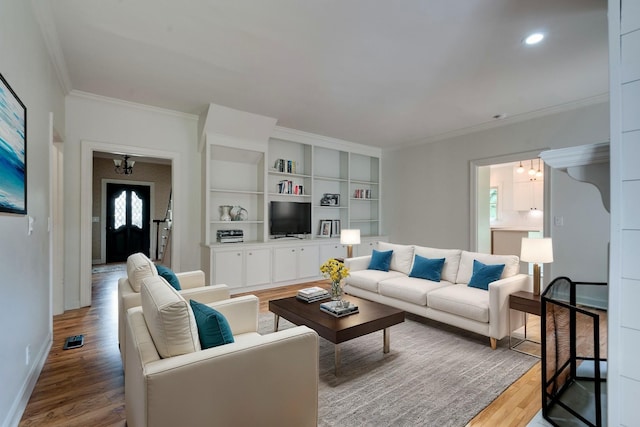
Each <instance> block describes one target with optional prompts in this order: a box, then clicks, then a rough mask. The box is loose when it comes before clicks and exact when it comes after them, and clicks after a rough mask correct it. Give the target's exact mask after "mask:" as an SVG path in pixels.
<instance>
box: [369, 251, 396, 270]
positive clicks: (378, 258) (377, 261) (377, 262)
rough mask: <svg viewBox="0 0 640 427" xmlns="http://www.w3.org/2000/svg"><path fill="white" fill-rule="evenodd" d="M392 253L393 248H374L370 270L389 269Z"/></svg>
mask: <svg viewBox="0 0 640 427" xmlns="http://www.w3.org/2000/svg"><path fill="white" fill-rule="evenodd" d="M391 255H393V250H390V251H377V250H375V249H374V250H373V253H372V254H371V261H370V262H369V267H368V269H369V270H380V271H389V266H390V265H391Z"/></svg>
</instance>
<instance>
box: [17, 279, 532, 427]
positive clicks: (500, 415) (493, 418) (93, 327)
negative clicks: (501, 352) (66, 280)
mask: <svg viewBox="0 0 640 427" xmlns="http://www.w3.org/2000/svg"><path fill="white" fill-rule="evenodd" d="M122 274H123V273H122V272H109V273H98V274H94V275H93V288H92V289H93V305H92V306H91V307H86V308H81V309H77V310H69V311H68V312H66V313H64V314H62V315H59V316H55V317H54V319H53V346H52V349H51V352H50V354H49V357H48V359H47V361H46V364H45V366H44V368H43V370H42V373H41V375H40V378H39V379H38V382H37V384H36V386H35V389H34V391H33V394H32V396H31V399H30V400H29V403H28V405H27V408H26V410H25V413H24V415H23V417H22V420H21V422H20V426H65V427H73V426H92V427H101V426H124V425H126V423H125V414H124V377H123V373H122V364H121V361H120V352H119V351H118V344H117V343H118V331H117V311H118V304H117V279H118V278H119V277H120V276H121V275H122ZM315 284H320V285H322V286H326V285H327V284H326V283H324V282H318V283H315ZM306 286H309V284H305V285H298V286H289V287H283V288H275V289H270V290H266V291H260V292H253V294H255V295H257V296H258V297H259V298H260V311H262V312H267V311H268V301H269V300H270V299H274V298H283V297H286V296H291V295H295V293H296V292H297V290H298V289H300V288H303V287H306ZM78 334H84V336H85V345H84V347H82V348H79V349H75V350H66V351H64V350H62V346H63V344H64V340H65V338H66V337H68V336H70V335H78ZM487 341H488V340H487ZM487 345H489V344H488V342H487ZM540 394H541V393H540V363H537V364H536V365H534V367H533V368H532V369H531V370H530V371H529V372H527V373H526V374H525V375H524V376H523V377H521V378H520V379H519V380H518V381H516V382H515V383H513V384H512V385H511V387H509V388H508V389H507V390H506V391H505V392H504V393H503V394H502V395H500V396H499V397H498V398H497V399H496V400H495V401H494V402H493V403H492V404H491V405H489V406H488V407H487V408H485V410H484V411H482V412H481V413H480V414H478V415H477V416H476V417H475V418H474V419H473V420H472V421H471V422H470V423H469V424H468V426H472V427H482V426H490V427H494V426H526V425H527V424H528V422H529V421H530V420H531V418H533V416H534V415H535V414H536V413H537V412H538V411H539V410H540V399H541V397H540Z"/></svg>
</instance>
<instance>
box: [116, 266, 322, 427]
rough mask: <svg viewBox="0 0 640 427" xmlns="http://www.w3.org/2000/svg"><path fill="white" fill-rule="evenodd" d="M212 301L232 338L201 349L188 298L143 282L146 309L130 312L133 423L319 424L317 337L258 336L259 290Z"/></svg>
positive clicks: (128, 404)
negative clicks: (185, 298) (252, 293)
mask: <svg viewBox="0 0 640 427" xmlns="http://www.w3.org/2000/svg"><path fill="white" fill-rule="evenodd" d="M207 305H208V306H209V307H211V308H214V309H215V310H217V311H218V312H220V313H222V314H223V315H224V317H225V318H226V320H227V322H228V324H229V326H230V328H231V333H232V334H233V339H234V342H233V343H228V344H224V345H219V346H217V347H211V348H207V349H204V350H202V349H201V344H200V340H199V335H198V334H199V330H198V327H197V326H196V320H195V318H194V314H193V311H192V309H191V307H190V303H189V302H188V301H185V300H184V298H182V294H180V293H178V292H177V291H175V290H174V289H173V288H172V287H171V286H169V285H168V284H167V283H166V282H165V281H164V280H163V279H162V278H160V277H150V278H147V279H145V280H144V283H143V288H142V306H141V307H134V308H131V309H129V310H128V312H127V333H126V339H127V345H126V351H127V357H126V375H125V384H124V389H125V411H126V417H127V425H128V426H129V427H146V426H152V427H174V426H187V425H188V426H192V427H198V426H214V425H215V426H255V425H260V426H283V425H291V426H301V427H304V426H316V425H317V422H318V378H319V372H318V334H317V333H316V332H315V331H313V330H312V329H310V328H308V327H306V326H298V327H294V328H291V329H287V330H283V331H278V332H274V333H270V334H267V335H260V334H259V333H258V332H257V331H258V308H259V303H258V298H257V297H255V296H253V295H248V296H243V297H237V298H231V299H227V300H224V301H219V302H216V303H211V304H207ZM163 356H164V358H163Z"/></svg>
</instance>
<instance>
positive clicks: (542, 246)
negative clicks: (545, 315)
mask: <svg viewBox="0 0 640 427" xmlns="http://www.w3.org/2000/svg"><path fill="white" fill-rule="evenodd" d="M520 261H524V262H532V263H533V294H534V295H540V264H544V263H548V262H553V246H552V244H551V238H550V237H545V238H542V239H529V238H527V237H523V238H522V246H521V248H520Z"/></svg>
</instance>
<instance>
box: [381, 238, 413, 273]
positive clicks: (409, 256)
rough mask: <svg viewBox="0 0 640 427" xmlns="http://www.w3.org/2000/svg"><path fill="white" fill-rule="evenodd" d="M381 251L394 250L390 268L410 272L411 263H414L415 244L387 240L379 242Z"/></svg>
mask: <svg viewBox="0 0 640 427" xmlns="http://www.w3.org/2000/svg"><path fill="white" fill-rule="evenodd" d="M378 250H379V251H393V255H392V256H391V264H390V265H389V270H394V271H399V272H401V273H404V274H407V275H408V274H409V272H410V271H411V265H412V264H413V246H412V245H396V244H393V243H387V242H378Z"/></svg>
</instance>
